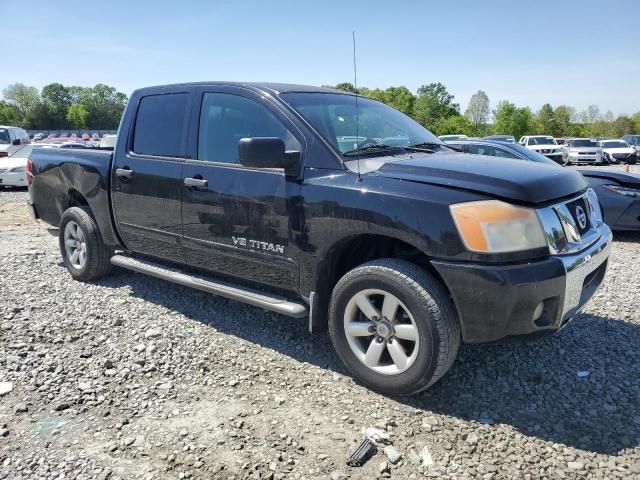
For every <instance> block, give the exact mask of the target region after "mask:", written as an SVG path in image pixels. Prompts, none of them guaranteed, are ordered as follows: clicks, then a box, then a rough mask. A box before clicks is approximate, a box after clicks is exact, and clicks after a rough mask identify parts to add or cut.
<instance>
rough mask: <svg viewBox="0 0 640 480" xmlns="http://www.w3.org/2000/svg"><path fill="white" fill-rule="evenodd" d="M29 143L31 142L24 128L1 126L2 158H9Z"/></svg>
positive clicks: (0, 145)
mask: <svg viewBox="0 0 640 480" xmlns="http://www.w3.org/2000/svg"><path fill="white" fill-rule="evenodd" d="M28 143H31V140H29V135H28V134H27V132H26V131H25V130H24V129H23V128H18V127H6V126H3V125H0V157H8V156H9V155H11V154H12V153H13V152H15V151H16V150H19V149H21V148H22V147H23V146H24V145H26V144H28Z"/></svg>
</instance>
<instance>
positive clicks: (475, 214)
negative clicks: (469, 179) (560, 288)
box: [449, 200, 547, 253]
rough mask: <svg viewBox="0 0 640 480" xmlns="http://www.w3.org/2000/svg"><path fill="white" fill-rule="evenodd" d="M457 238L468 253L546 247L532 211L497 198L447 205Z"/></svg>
mask: <svg viewBox="0 0 640 480" xmlns="http://www.w3.org/2000/svg"><path fill="white" fill-rule="evenodd" d="M449 208H450V210H451V215H452V216H453V220H454V222H455V224H456V228H457V229H458V233H459V234H460V237H462V241H463V242H464V244H465V246H466V247H467V249H469V250H471V251H472V252H482V253H506V252H517V251H521V250H530V249H532V248H540V247H546V246H547V240H546V237H545V235H544V231H543V229H542V225H541V224H540V219H539V218H538V214H537V213H536V211H535V210H532V209H530V208H522V207H516V206H514V205H511V204H509V203H505V202H502V201H500V200H486V201H480V202H469V203H459V204H457V205H451V206H450V207H449Z"/></svg>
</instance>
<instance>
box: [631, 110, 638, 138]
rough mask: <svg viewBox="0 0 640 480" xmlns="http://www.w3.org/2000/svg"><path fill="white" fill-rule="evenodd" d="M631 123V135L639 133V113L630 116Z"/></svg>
mask: <svg viewBox="0 0 640 480" xmlns="http://www.w3.org/2000/svg"><path fill="white" fill-rule="evenodd" d="M631 122H632V123H633V128H632V130H631V133H640V112H637V113H634V114H633V115H631Z"/></svg>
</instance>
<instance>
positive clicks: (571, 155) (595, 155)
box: [562, 138, 603, 165]
mask: <svg viewBox="0 0 640 480" xmlns="http://www.w3.org/2000/svg"><path fill="white" fill-rule="evenodd" d="M562 161H563V163H564V164H565V165H571V164H572V163H590V164H595V163H603V158H602V148H601V147H600V145H599V144H598V142H597V141H596V140H594V139H592V138H570V139H569V140H567V142H566V143H565V144H564V146H563V148H562Z"/></svg>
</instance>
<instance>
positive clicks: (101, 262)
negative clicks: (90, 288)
mask: <svg viewBox="0 0 640 480" xmlns="http://www.w3.org/2000/svg"><path fill="white" fill-rule="evenodd" d="M59 242H60V253H61V254H62V260H63V262H64V264H65V266H66V267H67V270H69V273H70V274H71V276H72V277H73V278H75V279H76V280H82V281H87V280H95V279H97V278H100V277H103V276H104V275H106V274H107V273H108V272H109V270H110V268H111V264H110V260H111V256H112V254H113V252H112V251H111V250H110V249H109V248H107V247H106V246H105V245H104V242H103V241H102V236H101V235H100V230H99V229H98V225H97V223H96V221H95V219H94V218H93V216H92V215H91V213H90V210H89V209H88V208H86V207H71V208H69V209H67V210H66V211H65V212H64V213H63V214H62V219H61V221H60V236H59Z"/></svg>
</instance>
